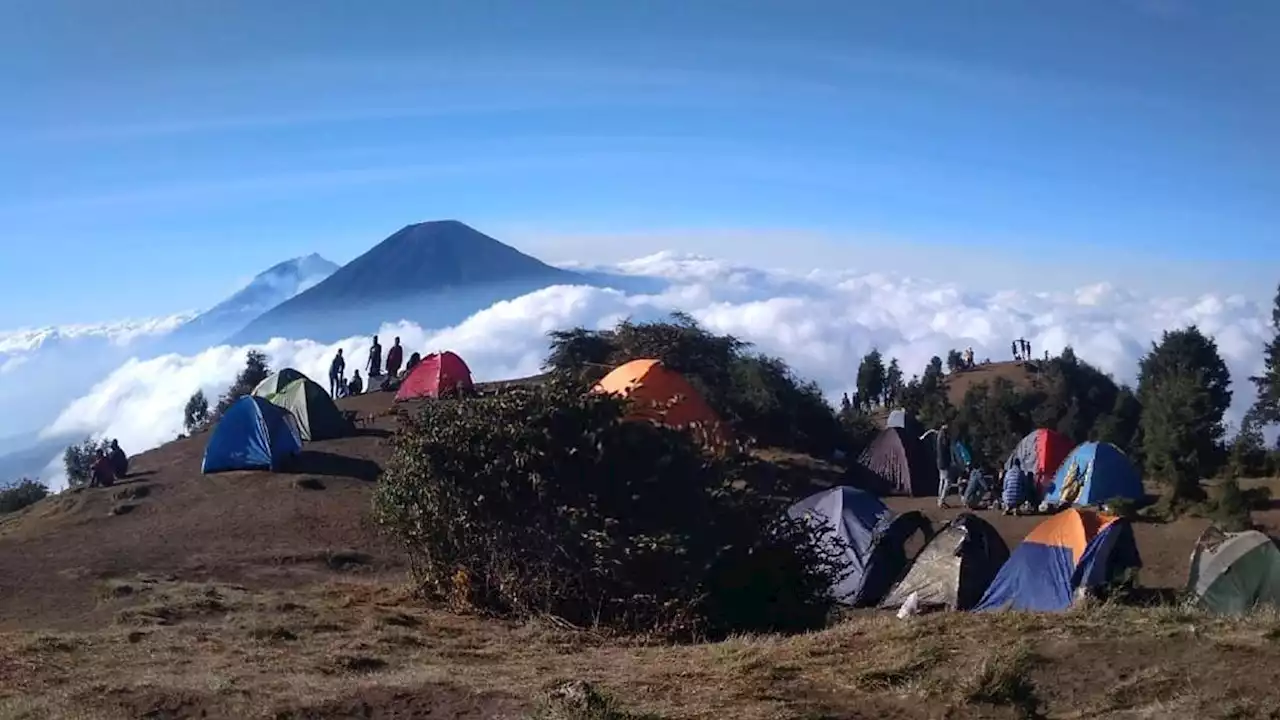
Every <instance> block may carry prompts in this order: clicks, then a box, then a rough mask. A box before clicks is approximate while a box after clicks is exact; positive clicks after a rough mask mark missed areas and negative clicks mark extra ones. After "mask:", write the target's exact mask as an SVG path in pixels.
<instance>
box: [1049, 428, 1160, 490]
mask: <svg viewBox="0 0 1280 720" xmlns="http://www.w3.org/2000/svg"><path fill="white" fill-rule="evenodd" d="M1143 497H1145V493H1144V492H1143V490H1142V478H1141V477H1139V476H1138V471H1137V470H1136V469H1135V468H1134V467H1133V463H1131V462H1129V458H1128V456H1126V455H1125V454H1124V453H1123V452H1122V451H1121V450H1120V449H1119V448H1117V447H1116V446H1115V445H1112V444H1110V443H1096V442H1087V443H1083V444H1081V445H1078V446H1076V449H1074V450H1072V451H1071V453H1070V454H1068V455H1067V457H1066V459H1065V460H1063V461H1062V465H1061V466H1059V467H1058V470H1057V472H1056V473H1054V476H1053V482H1052V483H1051V484H1050V485H1049V486H1048V487H1047V488H1045V490H1044V500H1045V502H1047V503H1049V504H1051V505H1101V504H1103V503H1105V502H1107V501H1108V500H1111V499H1113V498H1125V499H1128V500H1141V499H1143Z"/></svg>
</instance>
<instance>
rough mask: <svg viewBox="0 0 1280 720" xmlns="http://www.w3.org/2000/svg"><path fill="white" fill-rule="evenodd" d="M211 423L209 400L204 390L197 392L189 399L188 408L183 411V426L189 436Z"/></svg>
mask: <svg viewBox="0 0 1280 720" xmlns="http://www.w3.org/2000/svg"><path fill="white" fill-rule="evenodd" d="M208 422H209V400H208V399H207V398H205V396H204V391H203V390H197V391H196V392H195V394H194V395H192V396H191V397H190V398H188V399H187V406H186V407H185V408H183V410H182V426H183V427H184V428H186V430H187V434H188V435H190V434H191V433H193V432H195V431H197V430H199V429H201V428H203V427H204V426H205V425H206V424H207V423H208Z"/></svg>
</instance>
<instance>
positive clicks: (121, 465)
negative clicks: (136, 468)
mask: <svg viewBox="0 0 1280 720" xmlns="http://www.w3.org/2000/svg"><path fill="white" fill-rule="evenodd" d="M109 452H110V458H111V469H112V470H113V471H115V474H116V477H118V478H123V477H127V476H128V475H129V456H128V455H125V454H124V450H121V449H120V441H119V440H115V439H113V440H112V441H111V449H110V450H109Z"/></svg>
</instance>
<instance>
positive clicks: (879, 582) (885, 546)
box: [787, 485, 932, 607]
mask: <svg viewBox="0 0 1280 720" xmlns="http://www.w3.org/2000/svg"><path fill="white" fill-rule="evenodd" d="M787 515H788V516H790V517H792V518H796V519H806V520H808V521H809V522H811V523H817V524H822V525H824V526H825V527H824V528H823V529H822V531H821V536H820V539H821V540H822V541H823V542H824V543H825V544H826V545H827V546H828V548H829V549H832V550H836V549H838V550H839V551H840V552H841V554H843V555H844V557H845V559H846V560H847V561H848V563H849V568H848V570H847V571H846V573H845V575H844V577H842V578H840V579H839V580H838V581H837V583H836V585H835V586H834V587H832V588H831V593H832V595H833V596H834V597H835V598H836V600H837V601H839V602H841V603H843V604H846V605H853V606H856V607H869V606H875V605H876V604H877V603H879V602H880V599H881V598H883V597H884V594H885V593H886V592H888V590H889V588H890V586H892V585H893V581H894V580H896V579H897V578H898V576H899V575H900V574H901V573H902V570H903V569H904V568H905V567H906V565H907V562H908V558H907V551H906V544H907V541H908V540H909V539H910V538H911V536H912V535H914V534H915V533H916V532H917V531H920V532H923V533H924V534H925V536H926V538H927V536H928V535H929V532H930V530H931V529H932V528H931V526H930V525H929V520H928V519H927V518H925V516H924V515H922V514H920V513H918V512H915V511H912V512H907V513H903V514H901V515H895V514H894V512H893V511H892V510H890V509H889V508H888V507H886V506H885V504H884V503H883V502H880V498H878V497H876V496H875V495H872V494H871V493H869V492H866V491H864V490H859V489H857V488H852V487H848V486H845V485H842V486H838V487H834V488H831V489H830V490H823V491H822V492H820V493H816V494H814V495H810V496H809V497H807V498H805V499H804V500H801V501H800V502H798V503H796V504H794V505H792V506H791V507H790V508H789V509H788V510H787Z"/></svg>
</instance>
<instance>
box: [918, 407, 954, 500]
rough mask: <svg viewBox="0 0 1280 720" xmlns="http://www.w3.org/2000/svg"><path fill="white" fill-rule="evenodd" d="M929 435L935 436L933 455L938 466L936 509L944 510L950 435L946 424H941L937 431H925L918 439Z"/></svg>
mask: <svg viewBox="0 0 1280 720" xmlns="http://www.w3.org/2000/svg"><path fill="white" fill-rule="evenodd" d="M931 434H932V435H935V436H936V437H934V439H933V440H934V442H933V454H934V459H935V460H936V461H937V464H938V507H940V508H945V507H948V505H947V494H948V493H950V492H951V466H952V462H951V433H950V432H949V431H948V430H947V426H946V423H943V425H942V427H940V428H938V429H937V430H928V431H926V432H925V434H923V435H921V436H920V439H921V440H923V439H925V438H927V437H929V435H931Z"/></svg>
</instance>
